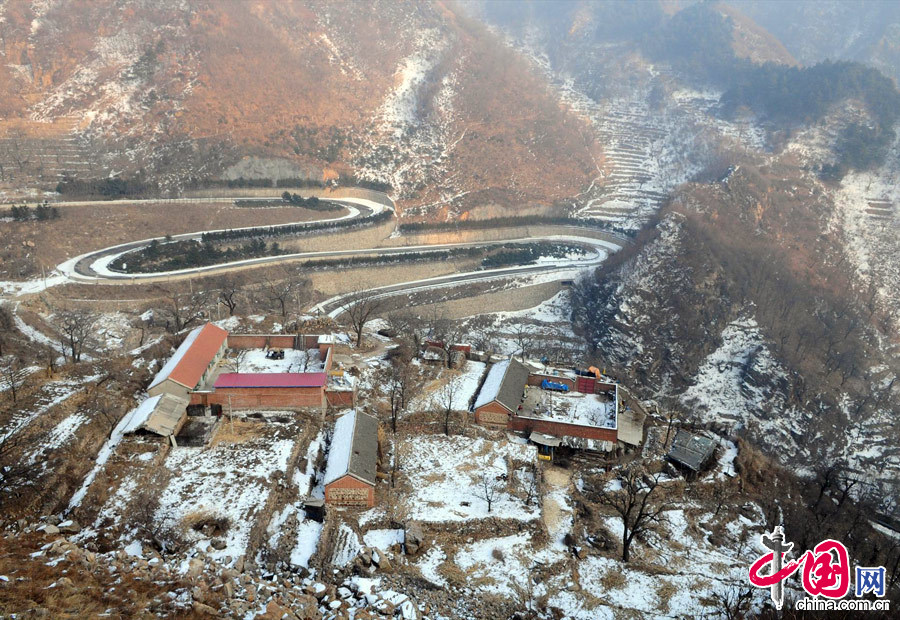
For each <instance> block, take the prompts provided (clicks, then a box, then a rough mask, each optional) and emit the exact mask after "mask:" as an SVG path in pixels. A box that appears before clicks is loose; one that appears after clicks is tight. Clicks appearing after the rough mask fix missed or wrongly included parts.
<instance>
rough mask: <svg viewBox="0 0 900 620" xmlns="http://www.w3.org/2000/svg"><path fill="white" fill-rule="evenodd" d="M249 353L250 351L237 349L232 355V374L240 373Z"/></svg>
mask: <svg viewBox="0 0 900 620" xmlns="http://www.w3.org/2000/svg"><path fill="white" fill-rule="evenodd" d="M249 353H250V349H238V350H237V352H236V353H235V354H234V357H233V358H231V363H232V364H233V365H234V372H241V366H243V365H244V361H245V360H246V359H247V355H248V354H249Z"/></svg>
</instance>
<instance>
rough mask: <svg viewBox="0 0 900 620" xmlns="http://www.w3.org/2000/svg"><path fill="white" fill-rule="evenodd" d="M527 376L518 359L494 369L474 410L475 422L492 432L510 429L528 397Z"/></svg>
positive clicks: (498, 364)
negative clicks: (526, 395)
mask: <svg viewBox="0 0 900 620" xmlns="http://www.w3.org/2000/svg"><path fill="white" fill-rule="evenodd" d="M528 374H529V371H528V368H527V367H526V366H525V365H524V364H522V362H520V361H518V360H515V359H508V360H503V361H502V362H497V363H496V364H494V365H493V366H491V369H490V370H489V371H488V374H487V377H485V379H484V383H483V384H482V386H481V391H479V392H478V398H477V399H476V400H475V405H474V406H473V407H472V410H473V411H474V412H475V422H476V423H477V424H481V425H483V426H487V427H489V428H496V429H504V428H507V427H508V426H509V420H510V417H512V416H513V415H514V414H515V413H516V411H517V410H518V408H519V405H520V404H521V402H522V397H523V396H524V395H525V384H526V383H527V381H528Z"/></svg>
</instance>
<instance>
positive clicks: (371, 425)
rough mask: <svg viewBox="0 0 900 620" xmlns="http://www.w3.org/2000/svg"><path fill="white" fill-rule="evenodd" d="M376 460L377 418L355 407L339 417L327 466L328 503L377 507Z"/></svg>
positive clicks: (326, 487)
mask: <svg viewBox="0 0 900 620" xmlns="http://www.w3.org/2000/svg"><path fill="white" fill-rule="evenodd" d="M377 461H378V421H377V420H376V419H375V418H374V417H372V416H370V415H367V414H365V413H361V412H357V411H355V410H354V411H350V412H348V413H345V414H344V415H342V416H341V417H339V418H338V419H337V421H336V422H335V424H334V435H333V437H332V439H331V448H330V449H329V451H328V463H327V465H326V468H325V502H326V503H327V504H332V505H335V506H357V507H367V508H371V507H372V506H374V505H375V482H376V469H377Z"/></svg>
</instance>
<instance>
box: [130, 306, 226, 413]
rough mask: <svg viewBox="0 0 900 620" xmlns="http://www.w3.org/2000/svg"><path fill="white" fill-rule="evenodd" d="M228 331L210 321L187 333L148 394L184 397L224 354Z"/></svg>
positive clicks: (148, 390) (157, 375)
mask: <svg viewBox="0 0 900 620" xmlns="http://www.w3.org/2000/svg"><path fill="white" fill-rule="evenodd" d="M227 342H228V332H227V331H225V330H224V329H222V328H221V327H217V326H216V325H213V324H212V323H207V324H206V325H203V326H201V327H198V328H196V329H194V330H193V331H191V333H189V334H188V336H187V338H185V339H184V342H182V343H181V345H180V346H179V347H178V349H176V350H175V354H174V355H173V356H172V357H171V358H169V361H167V362H166V363H165V365H164V366H163V367H162V369H161V370H160V371H159V372H158V373H157V374H156V377H155V378H154V379H153V381H152V382H151V383H150V387H148V388H147V393H148V394H149V395H150V396H157V395H159V394H172V395H174V396H187V395H188V394H189V393H190V392H192V391H193V390H194V389H196V388H197V386H198V385H200V384H201V383H203V382H204V381H206V379H207V378H208V377H209V374H210V372H212V370H213V368H215V365H216V363H218V361H219V360H220V359H222V356H223V355H224V354H225V349H226V346H227Z"/></svg>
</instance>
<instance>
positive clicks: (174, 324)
mask: <svg viewBox="0 0 900 620" xmlns="http://www.w3.org/2000/svg"><path fill="white" fill-rule="evenodd" d="M163 292H164V294H165V295H164V298H165V306H163V308H162V312H161V314H162V315H163V317H164V318H165V321H166V330H167V331H170V332H172V333H174V334H177V333H178V332H180V331H182V330H184V329H187V328H188V327H191V326H193V325H195V324H197V323H199V322H201V321H202V320H203V319H205V318H206V303H207V297H206V295H205V294H204V293H202V292H198V293H176V292H174V291H167V290H165V289H163Z"/></svg>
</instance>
